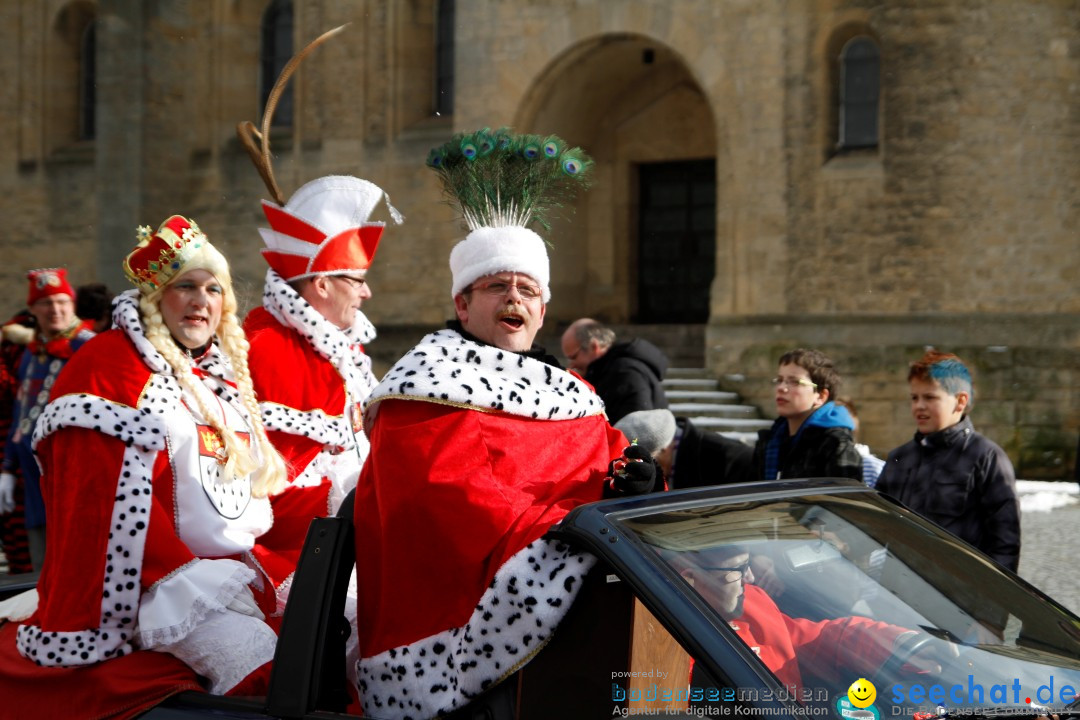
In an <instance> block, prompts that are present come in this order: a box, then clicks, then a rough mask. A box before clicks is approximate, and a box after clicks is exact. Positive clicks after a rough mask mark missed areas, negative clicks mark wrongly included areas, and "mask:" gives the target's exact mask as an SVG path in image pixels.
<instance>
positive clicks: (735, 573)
mask: <svg viewBox="0 0 1080 720" xmlns="http://www.w3.org/2000/svg"><path fill="white" fill-rule="evenodd" d="M701 569H702V570H704V571H706V572H711V573H718V578H719V579H720V580H721V581H722V582H726V583H733V582H735V581H736V580H741V579H742V578H743V576H745V575H746V573H747V572H749V571H750V560H749V559H747V561H746V562H744V563H743V564H741V565H736V566H735V567H703V568H701Z"/></svg>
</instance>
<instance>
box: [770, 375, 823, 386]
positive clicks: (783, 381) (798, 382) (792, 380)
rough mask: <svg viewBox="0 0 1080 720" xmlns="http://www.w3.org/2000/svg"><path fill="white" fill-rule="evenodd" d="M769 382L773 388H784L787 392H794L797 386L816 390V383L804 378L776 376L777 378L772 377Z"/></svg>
mask: <svg viewBox="0 0 1080 720" xmlns="http://www.w3.org/2000/svg"><path fill="white" fill-rule="evenodd" d="M771 382H772V384H773V387H785V388H788V389H789V390H794V389H795V388H797V387H799V386H802V387H810V388H816V387H817V383H815V382H812V381H811V380H810V378H804V377H801V378H797V377H780V376H779V375H778V376H776V377H774V378H773V379H772V381H771Z"/></svg>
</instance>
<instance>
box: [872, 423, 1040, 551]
mask: <svg viewBox="0 0 1080 720" xmlns="http://www.w3.org/2000/svg"><path fill="white" fill-rule="evenodd" d="M877 489H878V490H880V491H881V492H884V493H887V494H889V495H891V496H893V497H894V498H896V499H897V500H899V501H900V502H902V503H904V504H905V505H907V506H908V507H909V508H911V509H912V510H914V511H915V512H917V513H919V514H920V515H922V516H923V517H925V518H928V519H930V520H933V521H934V522H936V523H937V524H938V525H940V526H941V527H943V528H945V529H946V530H948V531H949V532H951V533H952V534H953V535H956V536H957V537H959V538H960V539H961V540H965V541H967V542H968V543H969V544H971V545H973V546H975V547H977V548H978V549H980V550H982V551H983V552H984V553H986V554H987V555H989V556H990V557H992V558H994V559H995V560H997V561H998V562H999V563H1001V564H1002V565H1004V566H1005V567H1007V568H1009V569H1010V570H1012V571H1013V572H1015V571H1016V567H1017V564H1018V563H1019V561H1020V507H1019V502H1018V501H1017V499H1016V476H1015V475H1014V474H1013V466H1012V463H1011V462H1010V461H1009V457H1008V455H1006V454H1005V451H1004V450H1002V449H1001V448H1000V447H998V445H997V444H996V443H994V442H993V441H991V440H988V439H987V438H985V437H983V436H982V435H980V434H979V433H977V432H975V428H974V426H973V425H972V424H971V420H969V419H968V418H967V416H964V418H963V419H962V420H961V421H960V422H958V423H957V424H955V425H953V426H952V427H948V428H945V429H944V430H941V431H938V432H936V433H931V434H929V435H923V434H922V433H915V438H914V439H913V440H911V441H910V442H907V443H905V444H903V445H901V446H900V447H898V448H896V449H895V450H893V451H892V452H891V453H889V457H888V459H887V460H886V461H885V468H884V469H883V470H882V471H881V477H879V478H878V483H877Z"/></svg>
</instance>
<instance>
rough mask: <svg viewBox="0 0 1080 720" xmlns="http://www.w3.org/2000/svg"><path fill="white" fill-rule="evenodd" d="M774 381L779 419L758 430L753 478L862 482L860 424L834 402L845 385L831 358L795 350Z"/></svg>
mask: <svg viewBox="0 0 1080 720" xmlns="http://www.w3.org/2000/svg"><path fill="white" fill-rule="evenodd" d="M772 383H773V388H774V389H775V398H776V414H777V415H778V416H779V417H777V419H776V422H774V423H773V426H772V427H771V428H769V429H768V430H761V431H760V432H759V433H758V440H757V444H756V445H755V447H754V473H755V475H754V477H755V478H757V479H759V480H776V479H781V478H811V477H848V478H852V479H855V480H861V479H862V472H863V471H862V457H861V456H860V455H859V451H858V450H857V449H856V447H855V437H854V430H855V422H854V420H852V417H851V414H850V413H849V412H848V411H847V409H846V408H843V407H841V406H839V405H837V404H836V403H834V402H833V401H832V399H833V398H834V397H836V392H837V390H838V389H839V385H840V376H839V375H838V374H837V372H836V370H835V368H834V366H833V362H832V360H830V359H829V358H828V357H826V356H825V355H824V354H823V353H821V352H819V351H817V350H807V349H803V348H800V349H797V350H792V351H791V352H788V353H785V354H784V355H783V356H782V357H781V358H780V363H779V372H778V374H777V376H776V377H775V378H773V380H772Z"/></svg>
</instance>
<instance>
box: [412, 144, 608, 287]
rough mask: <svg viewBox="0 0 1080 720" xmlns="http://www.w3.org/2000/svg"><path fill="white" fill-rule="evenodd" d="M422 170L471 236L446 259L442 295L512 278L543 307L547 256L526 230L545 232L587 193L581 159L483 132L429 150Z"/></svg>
mask: <svg viewBox="0 0 1080 720" xmlns="http://www.w3.org/2000/svg"><path fill="white" fill-rule="evenodd" d="M427 165H428V167H430V168H431V169H432V170H434V171H435V172H436V173H438V175H439V179H440V180H441V181H442V184H443V190H444V191H445V193H446V195H447V198H448V200H449V202H450V204H451V205H452V206H454V207H455V208H456V209H457V210H458V211H459V212H460V213H461V215H462V217H463V218H464V219H465V223H466V224H467V225H468V227H469V230H470V231H471V232H470V233H469V234H468V235H467V236H466V237H465V239H464V240H462V241H461V242H459V243H458V244H457V245H455V246H454V249H453V250H452V251H451V252H450V272H451V273H452V274H453V284H452V287H451V290H450V295H451V296H452V297H454V296H457V295H458V294H460V293H461V292H462V291H464V290H465V289H466V288H468V286H469V285H471V284H472V283H473V282H474V281H476V280H477V279H478V278H481V277H484V276H485V275H491V274H493V273H497V272H506V271H513V272H521V273H524V274H526V275H528V276H529V277H531V278H532V279H533V280H535V281H536V282H537V283H538V284H539V285H540V289H541V292H542V297H543V301H544V303H547V302H548V301H549V300H551V288H550V279H551V277H550V276H551V271H550V265H549V261H548V254H547V248H546V247H545V243H544V240H543V239H542V238H541V237H540V235H538V234H537V233H536V232H534V231H532V230H530V229H529V227H528V226H529V225H530V224H531V223H532V222H534V221H535V222H538V223H539V224H540V225H541V226H542V227H543V228H544V229H545V230H549V229H550V224H549V220H550V219H551V217H552V214H553V212H554V211H555V210H557V209H558V208H560V207H562V206H563V205H564V204H565V203H567V202H569V201H570V200H572V199H573V198H574V195H575V194H576V193H577V191H578V189H580V188H584V187H586V186H587V183H588V179H589V172H588V171H589V169H590V168H591V167H592V160H591V159H590V158H589V156H588V155H586V154H585V153H584V152H583V151H582V150H581V148H576V147H575V148H570V147H567V145H566V143H565V142H563V140H562V139H560V138H558V137H556V136H554V135H549V136H547V137H544V136H540V135H517V134H514V133H512V132H510V131H509V130H508V129H507V128H502V129H500V130H496V131H495V132H492V131H491V130H489V129H488V128H484V129H482V130H478V131H477V132H474V133H465V134H459V135H455V136H454V137H453V138H451V139H450V141H449V142H447V143H445V144H443V145H440V146H439V147H437V148H434V149H433V150H432V151H431V153H430V154H429V155H428V160H427Z"/></svg>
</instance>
